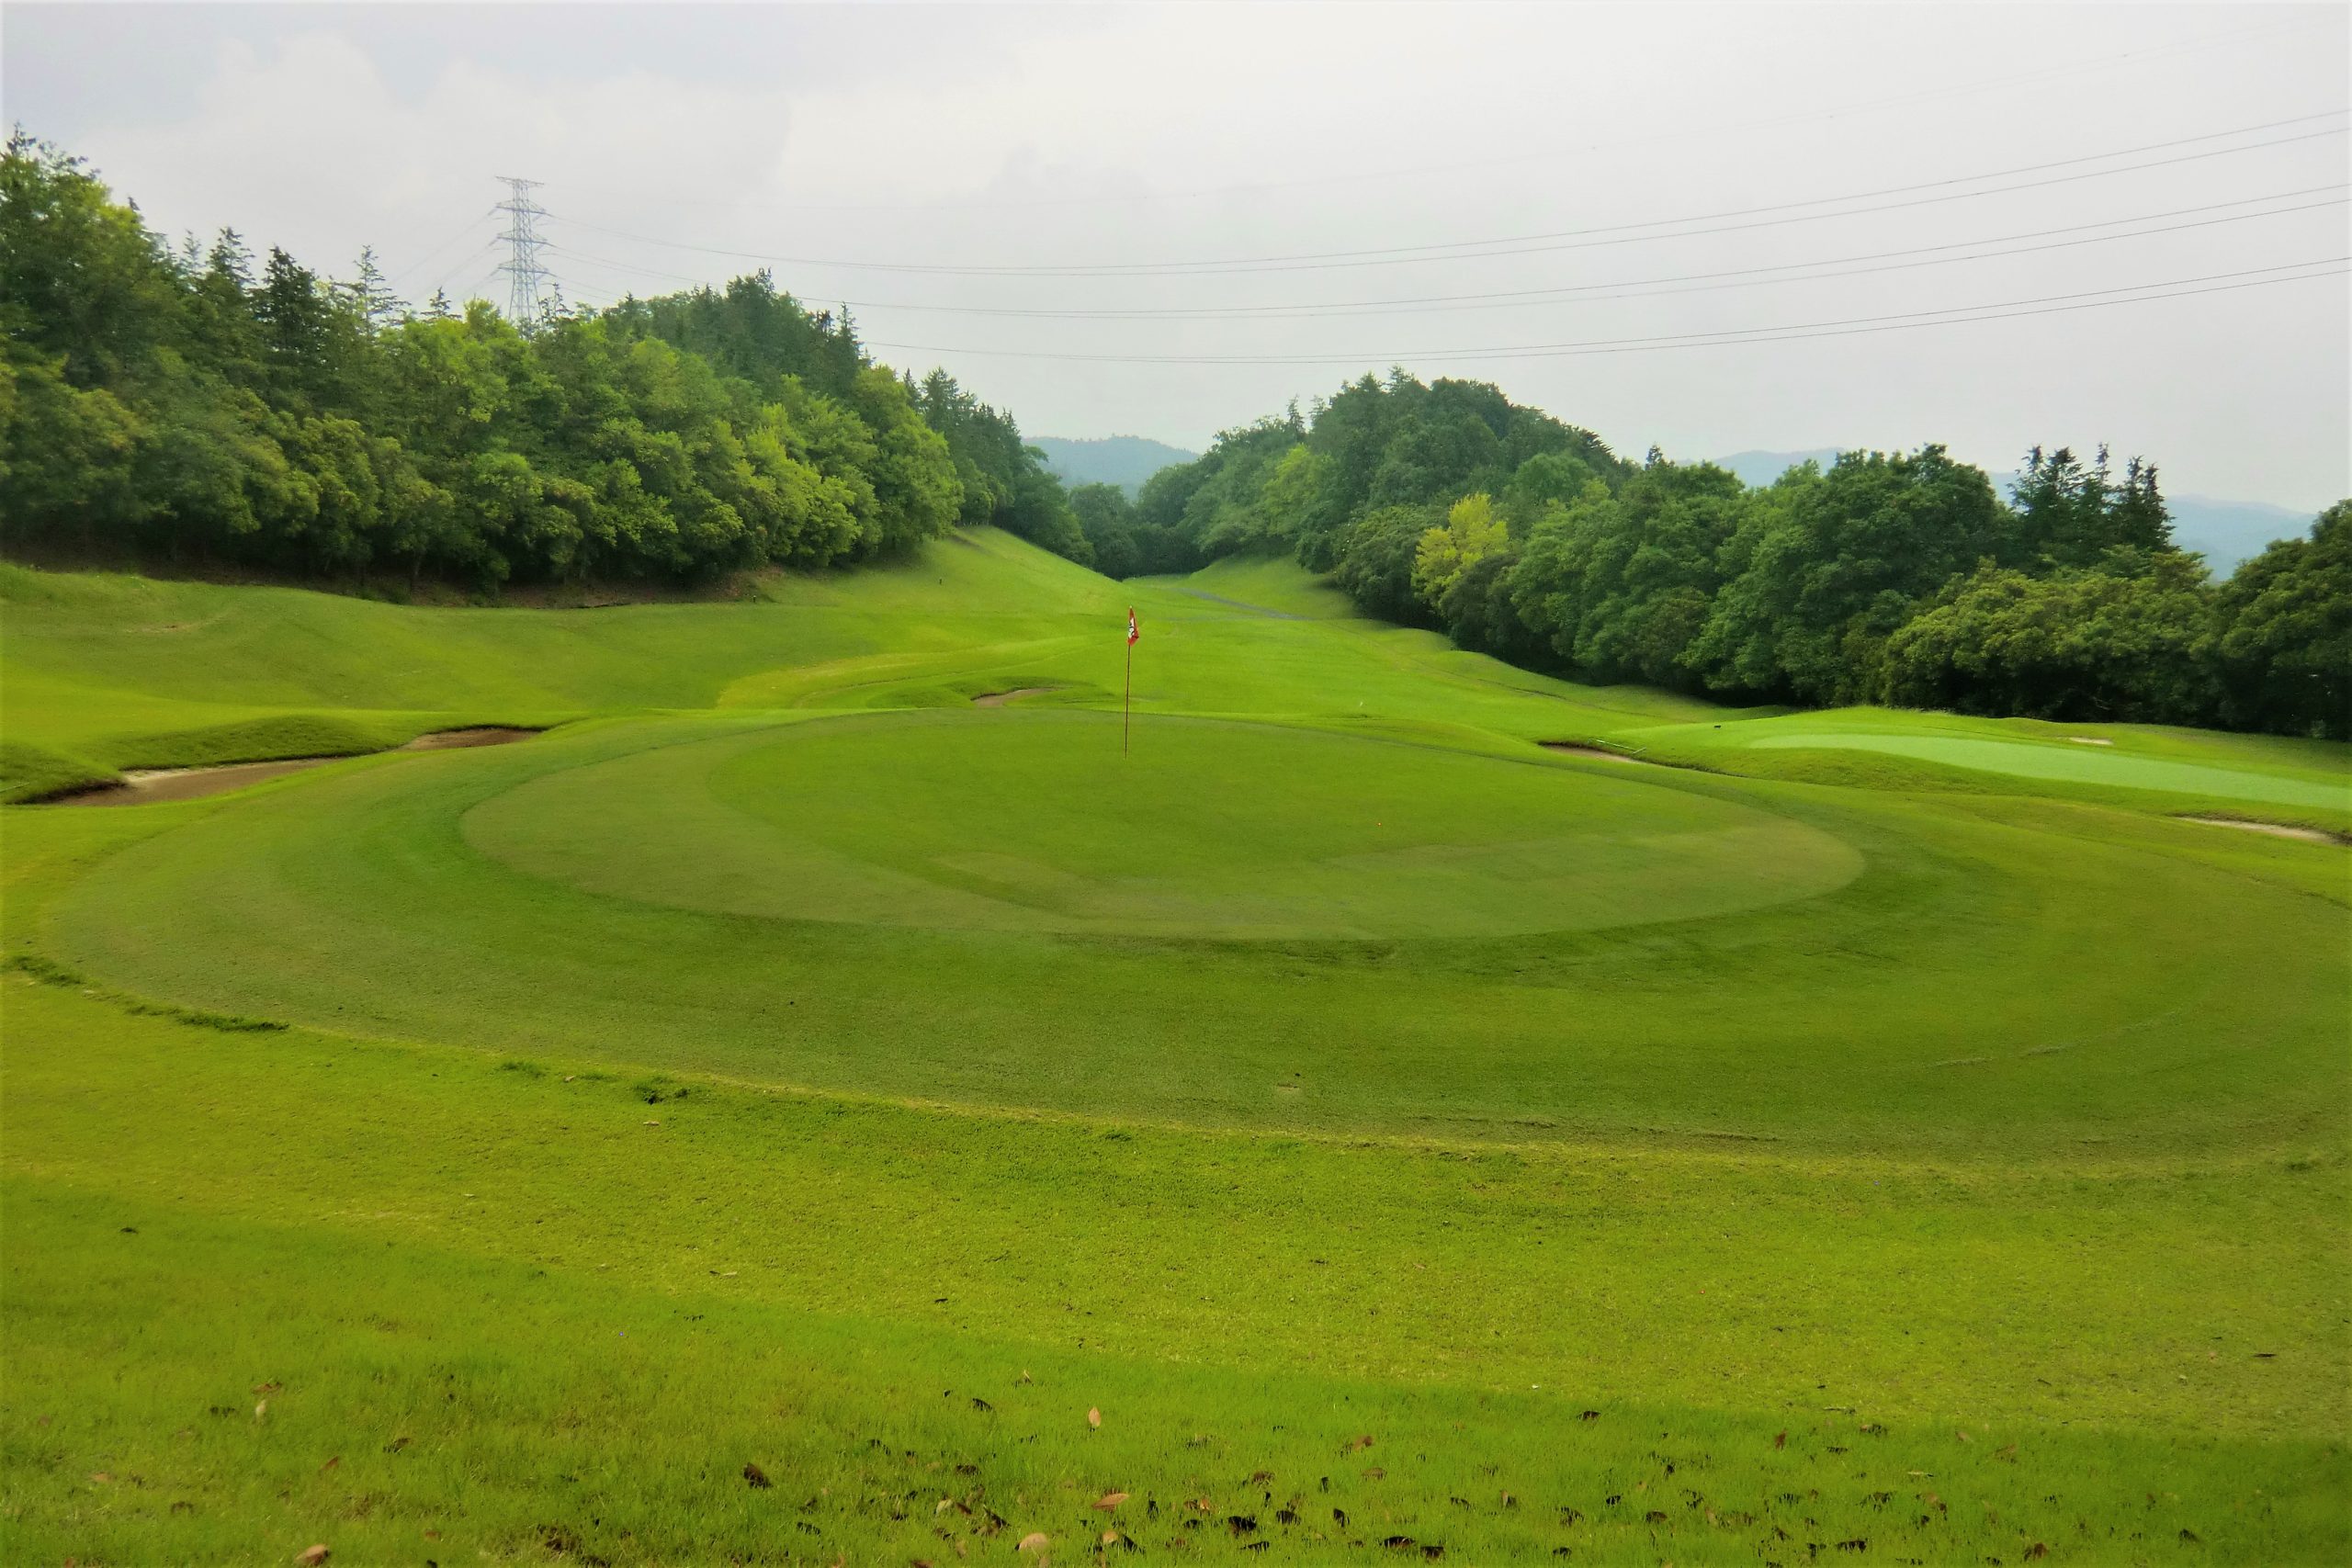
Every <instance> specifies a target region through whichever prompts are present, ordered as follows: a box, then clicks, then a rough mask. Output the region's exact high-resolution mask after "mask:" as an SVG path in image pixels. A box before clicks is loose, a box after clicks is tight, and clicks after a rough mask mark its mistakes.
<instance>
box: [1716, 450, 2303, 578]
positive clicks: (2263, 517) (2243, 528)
mask: <svg viewBox="0 0 2352 1568" xmlns="http://www.w3.org/2000/svg"><path fill="white" fill-rule="evenodd" d="M1808 460H1810V461H1813V462H1816V463H1819V464H1820V465H1821V466H1822V467H1823V468H1827V467H1828V466H1829V465H1830V464H1832V463H1834V462H1836V461H1837V460H1838V449H1837V448H1836V447H1823V448H1820V449H1818V450H1815V451H1811V452H1735V453H1733V454H1732V455H1731V456H1730V457H1717V458H1715V459H1714V463H1715V466H1716V467H1717V468H1728V469H1730V470H1731V471H1732V472H1733V473H1735V474H1737V475H1738V476H1739V478H1740V482H1741V483H1743V484H1749V485H1768V484H1770V483H1771V482H1772V481H1773V480H1774V479H1779V478H1780V477H1781V475H1782V474H1783V473H1785V472H1787V471H1788V470H1789V469H1791V468H1794V467H1796V466H1797V465H1798V464H1799V463H1803V462H1805V461H1808ZM2016 479H2017V475H2016V474H2014V473H2007V474H1995V475H1994V476H1993V488H1994V489H1995V490H1997V491H2000V492H2001V493H2002V494H2003V495H2005V496H2006V495H2007V494H2008V493H2009V486H2010V485H2011V484H2012V483H2013V482H2015V480H2016ZM2165 505H2167V506H2169V507H2171V508H2172V533H2173V538H2174V540H2175V541H2176V542H2177V543H2178V544H2179V546H2180V547H2181V548H2182V549H2184V550H2195V551H2197V552H2198V553H2199V554H2200V555H2202V556H2203V557H2204V558H2205V564H2206V565H2207V566H2208V567H2210V568H2211V570H2212V572H2213V575H2214V576H2216V577H2227V576H2228V575H2229V574H2230V573H2231V572H2232V571H2233V570H2236V568H2237V564H2238V562H2240V561H2242V560H2244V559H2245V558H2247V557H2248V556H2255V555H2260V554H2261V553H2262V547H2264V546H2265V545H2267V544H2268V543H2270V541H2271V540H2273V539H2288V538H2296V537H2300V536H2301V535H2303V534H2305V533H2307V532H2308V531H2309V530H2310V528H2311V525H2312V516H2313V513H2308V512H2297V511H2296V510H2294V509H2293V508H2292V507H2288V506H2273V505H2271V504H2270V503H2269V502H2265V501H2220V500H2216V499H2215V498H2213V497H2211V496H2208V495H2174V494H2171V493H2169V492H2168V493H2166V495H2165Z"/></svg>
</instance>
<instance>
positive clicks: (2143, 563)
mask: <svg viewBox="0 0 2352 1568" xmlns="http://www.w3.org/2000/svg"><path fill="white" fill-rule="evenodd" d="M1071 500H1072V503H1073V505H1074V507H1075V508H1076V510H1077V512H1078V513H1079V516H1080V521H1081V525H1083V527H1084V528H1085V531H1086V532H1087V534H1088V536H1089V537H1090V538H1091V539H1092V540H1093V541H1094V543H1095V547H1096V552H1097V556H1098V558H1099V559H1100V561H1101V563H1102V565H1103V570H1111V571H1114V572H1116V571H1118V570H1127V571H1136V572H1152V571H1175V570H1193V568H1195V567H1198V566H1199V565H1201V564H1202V563H1204V561H1206V560H1209V559H1211V558H1216V557H1218V556H1224V555H1229V554H1235V553H1240V552H1249V551H1290V552H1293V553H1295V555H1296V556H1297V558H1299V559H1300V560H1301V561H1302V562H1304V563H1305V564H1306V565H1307V566H1309V567H1310V568H1313V569H1315V570H1320V571H1326V572H1329V574H1330V575H1331V578H1332V580H1333V581H1335V582H1336V583H1337V584H1338V585H1339V586H1340V588H1342V589H1344V590H1345V591H1346V592H1347V593H1348V594H1349V596H1350V597H1351V599H1353V600H1354V601H1355V603H1356V604H1357V605H1358V606H1360V607H1361V608H1363V610H1365V611H1366V612H1368V613H1370V614H1372V615H1378V616H1382V617H1384V618H1385V619H1388V620H1392V621H1397V622H1401V623H1405V624H1408V625H1414V626H1430V627H1434V628H1437V629H1440V630H1442V631H1444V632H1446V633H1447V634H1448V635H1449V636H1451V637H1453V640H1454V641H1455V642H1457V643H1459V644H1460V645H1461V646H1463V647H1464V648H1468V649H1476V650H1478V651H1481V652H1485V653H1490V654H1494V655H1496V656H1498V657H1499V658H1502V659H1506V660H1510V661H1512V662H1514V663H1518V664H1521V665H1525V666H1528V667H1531V668H1536V669H1543V670H1548V671H1557V672H1562V673H1568V674H1574V675H1576V676H1578V677H1580V678H1582V679H1586V680H1590V681H1597V682H1616V681H1639V682H1647V683H1649V684H1652V685H1657V686H1664V687H1668V688H1671V689H1674V690H1678V691H1684V692H1690V693H1693V694H1706V695H1709V696H1713V697H1718V698H1722V699H1725V700H1730V701H1737V702H1758V703H1791V704H1800V705H1831V704H1850V703H1885V704H1889V705H1897V706H1905V707H1934V708H1945V709H1951V710H1956V711H1960V712H1965V713H1980V714H1995V715H2018V716H2030V717H2037V718H2048V719H2057V720H2063V721H2068V722H2077V723H2080V722H2122V721H2139V722H2159V723H2170V724H2196V725H2209V726H2221V727H2224V728H2245V729H2266V730H2272V731H2277V732H2280V733H2288V734H2298V735H2324V736H2332V737H2335V738H2338V739H2343V738H2346V737H2347V736H2352V502H2338V503H2337V504H2336V505H2335V506H2333V507H2331V508H2329V509H2328V511H2327V512H2326V513H2324V514H2322V515H2321V516H2320V518H2319V519H2318V520H2317V521H2316V522H2315V523H2314V524H2313V525H2312V529H2311V531H2310V534H2309V536H2306V537H2302V538H2296V539H2288V540H2282V541H2280V542H2278V543H2276V544H2273V545H2272V546H2271V547H2269V548H2268V549H2267V550H2266V551H2264V552H2263V553H2262V554H2261V555H2259V556H2256V557H2255V558H2252V559H2249V560H2247V561H2245V562H2244V563H2242V564H2241V565H2240V566H2239V568H2238V570H2237V571H2236V572H2235V573H2234V574H2233V575H2232V576H2231V577H2230V578H2228V579H2227V580H2226V581H2220V582H2215V581H2211V580H2210V579H2209V577H2208V574H2207V572H2206V570H2205V567H2204V563H2203V561H2202V559H2201V558H2199V557H2198V556H2195V555H2193V554H2190V553H2188V552H2186V551H2183V550H2181V549H2180V548H2179V547H2177V546H2176V545H2175V544H2174V542H2173V537H2172V525H2171V519H2170V516H2169V513H2168V512H2167V510H2166V508H2165V502H2164V497H2163V494H2162V492H2161V491H2160V489H2159V487H2158V484H2157V478H2156V470H2155V468H2154V466H2153V465H2151V464H2149V463H2146V462H2143V461H2142V460H2140V459H2138V458H2132V459H2131V460H2129V461H2127V462H2125V463H2124V464H2123V465H2122V466H2121V467H2120V468H2117V467H2116V466H2115V465H2114V464H2113V463H2112V462H2111V461H2110V460H2109V456H2108V454H2107V452H2106V450H2105V449H2104V448H2101V449H2099V450H2098V452H2097V453H2096V454H2094V455H2092V456H2090V457H2083V456H2080V455H2078V454H2077V453H2075V451H2073V450H2071V449H2069V448H2066V447H2056V448H2036V449H2035V450H2034V451H2033V452H2032V453H2031V454H2030V455H2029V457H2028V458H2027V460H2026V463H2025V467H2024V469H2023V471H2022V472H2021V473H2020V474H2019V475H2018V479H2016V481H2015V483H2014V485H2013V486H2012V488H2011V491H2010V493H2009V494H2008V495H2007V496H2006V497H2005V496H2002V495H1999V494H1996V491H1995V488H1994V485H1993V482H1992V480H1991V479H1989V478H1988V477H1987V476H1986V475H1985V472H1984V471H1983V470H1982V469H1979V468H1972V467H1970V466H1969V465H1967V464H1964V463H1960V462H1956V461H1954V460H1953V459H1952V457H1951V456H1950V455H1949V454H1948V453H1947V452H1946V451H1945V450H1944V449H1943V448H1942V447H1941V446H1923V447H1921V448H1920V449H1919V450H1917V451H1916V452H1907V453H1906V452H1895V453H1883V452H1848V453H1844V454H1842V455H1840V456H1839V457H1838V459H1837V461H1836V462H1835V463H1834V464H1832V465H1831V466H1830V467H1828V468H1821V467H1819V466H1818V465H1816V464H1811V463H1808V464H1805V465H1804V466H1803V467H1801V468H1792V469H1791V470H1790V471H1789V472H1788V473H1786V474H1784V475H1782V476H1781V478H1780V479H1778V480H1776V481H1775V482H1774V483H1772V484H1770V485H1768V486H1763V487H1750V486H1748V485H1746V484H1744V483H1742V482H1741V480H1740V479H1738V478H1737V477H1736V475H1733V474H1731V473H1729V472H1726V471H1725V470H1724V469H1722V468H1717V467H1715V466H1713V464H1709V463H1695V464H1681V463H1674V462H1669V461H1668V460H1667V458H1666V457H1663V456H1662V455H1661V454H1659V453H1658V452H1657V450H1655V449H1653V450H1652V451H1651V452H1650V453H1649V454H1648V455H1647V457H1645V460H1644V461H1642V462H1641V463H1639V464H1634V463H1630V462H1627V461H1626V460H1624V459H1623V458H1621V457H1618V456H1617V455H1616V454H1614V453H1612V452H1611V450H1610V449H1609V447H1608V446H1607V445H1606V444H1605V443H1604V442H1602V441H1601V440H1600V437H1598V436H1596V435H1594V434H1592V433H1591V432H1590V431H1588V430H1582V429H1578V428H1577V427H1576V426H1574V425H1570V424H1566V423H1562V422H1560V421H1558V420H1556V419H1554V418H1552V417H1551V416H1550V415H1548V414H1545V413H1544V412H1540V411H1538V410H1535V409H1531V408H1525V407H1521V406H1519V405H1517V404H1514V403H1512V402H1511V401H1510V400H1509V399H1508V398H1506V397H1505V396H1504V395H1503V394H1502V393H1501V392H1500V391H1499V390H1498V389H1496V388H1494V387H1492V386H1489V385H1487V384H1485V383H1481V382H1472V381H1456V380H1438V381H1434V382H1430V383H1428V384H1423V383H1422V382H1420V381H1419V380H1418V379H1416V378H1413V377H1411V376H1408V375H1407V374H1405V373H1404V372H1403V371H1401V370H1400V371H1396V372H1392V373H1391V374H1390V376H1389V377H1388V378H1386V379H1385V380H1383V379H1380V378H1374V377H1371V376H1366V377H1363V378H1360V379H1358V380H1356V381H1354V382H1352V383H1351V384H1350V385H1348V386H1346V387H1344V388H1342V389H1340V391H1339V392H1338V393H1337V394H1335V395H1334V396H1332V397H1331V398H1330V399H1329V400H1325V401H1318V402H1317V404H1316V405H1315V406H1314V408H1313V410H1312V411H1311V412H1310V413H1309V414H1308V415H1305V416H1302V415H1301V414H1300V412H1299V411H1298V410H1297V408H1296V407H1295V406H1294V407H1293V408H1292V409H1291V410H1290V411H1289V412H1287V413H1285V414H1284V415H1283V416H1282V417H1280V418H1276V419H1268V420H1262V421H1261V422H1259V423H1256V424H1252V425H1249V426H1246V427H1243V428H1240V429H1236V430H1230V431H1227V432H1225V433H1224V434H1221V435H1219V436H1218V437H1217V439H1216V442H1215V443H1213V444H1212V446H1210V448H1209V450H1208V451H1207V452H1205V453H1204V454H1203V455H1202V457H1200V458H1199V459H1198V460H1197V461H1195V462H1193V463H1189V464H1184V465H1181V466H1179V467H1176V468H1166V469H1162V470H1161V471H1160V472H1159V473H1158V474H1155V475H1154V476H1152V478H1151V479H1149V480H1148V481H1147V482H1146V483H1145V485H1144V486H1143V489H1142V491H1141V494H1140V495H1139V496H1138V497H1137V498H1136V501H1135V502H1133V503H1131V504H1130V503H1129V502H1127V501H1126V499H1125V496H1124V495H1122V494H1120V493H1119V492H1118V491H1113V490H1110V489H1109V488H1108V487H1103V486H1089V487H1082V488H1080V490H1078V491H1075V492H1073V494H1072V497H1071Z"/></svg>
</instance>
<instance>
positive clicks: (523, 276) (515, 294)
mask: <svg viewBox="0 0 2352 1568" xmlns="http://www.w3.org/2000/svg"><path fill="white" fill-rule="evenodd" d="M498 179H499V183H500V184H502V185H503V186H506V188H507V192H508V195H507V197H506V199H505V200H504V201H502V202H500V203H499V204H498V206H497V207H496V209H494V210H496V211H499V212H503V213H505V214H506V216H507V223H506V232H505V233H503V234H501V235H500V236H499V238H500V239H502V240H503V241H505V242H506V243H507V246H508V247H509V248H508V252H507V257H506V260H505V261H504V262H503V264H501V265H500V266H499V268H498V270H499V271H501V272H503V273H504V274H505V275H506V281H507V294H506V319H507V320H508V321H513V322H514V323H515V325H516V326H517V327H520V328H521V329H522V330H523V331H525V332H529V331H530V330H531V329H532V328H533V327H535V326H537V324H538V321H539V286H540V285H541V284H543V283H545V282H547V281H548V278H549V277H550V276H553V275H552V274H550V273H549V272H548V269H547V268H546V267H544V266H542V265H539V251H540V248H541V247H542V246H543V245H545V244H546V243H547V242H546V240H545V239H544V238H542V237H541V235H540V233H539V229H538V221H539V220H540V219H542V218H545V217H546V216H547V215H548V209H546V208H544V207H541V206H540V205H539V204H538V203H537V202H536V201H534V200H532V199H531V193H532V192H533V191H535V190H537V188H538V187H539V182H538V181H537V180H520V179H516V178H515V177H514V176H512V175H499V176H498Z"/></svg>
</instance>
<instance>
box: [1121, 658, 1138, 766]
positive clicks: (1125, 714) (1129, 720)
mask: <svg viewBox="0 0 2352 1568" xmlns="http://www.w3.org/2000/svg"><path fill="white" fill-rule="evenodd" d="M1135 727H1136V645H1135V642H1134V639H1132V638H1130V639H1129V640H1128V642H1127V698H1126V702H1125V705H1124V707H1123V708H1122V710H1121V716H1120V719H1119V755H1120V756H1122V757H1124V756H1125V755H1126V754H1127V737H1128V736H1129V735H1130V734H1132V733H1133V732H1134V730H1135Z"/></svg>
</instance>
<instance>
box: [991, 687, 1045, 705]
mask: <svg viewBox="0 0 2352 1568" xmlns="http://www.w3.org/2000/svg"><path fill="white" fill-rule="evenodd" d="M1055 689H1056V688H1054V687H1052V686H1015V687H1013V688H1012V690H1011V691H1009V692H983V693H981V694H979V695H978V696H977V697H974V698H973V699H972V705H973V706H974V707H976V708H1001V707H1002V706H1003V705H1005V704H1007V703H1009V702H1011V701H1012V699H1013V698H1015V697H1036V696H1043V695H1044V694H1046V693H1047V692H1050V691H1053V690H1055Z"/></svg>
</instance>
